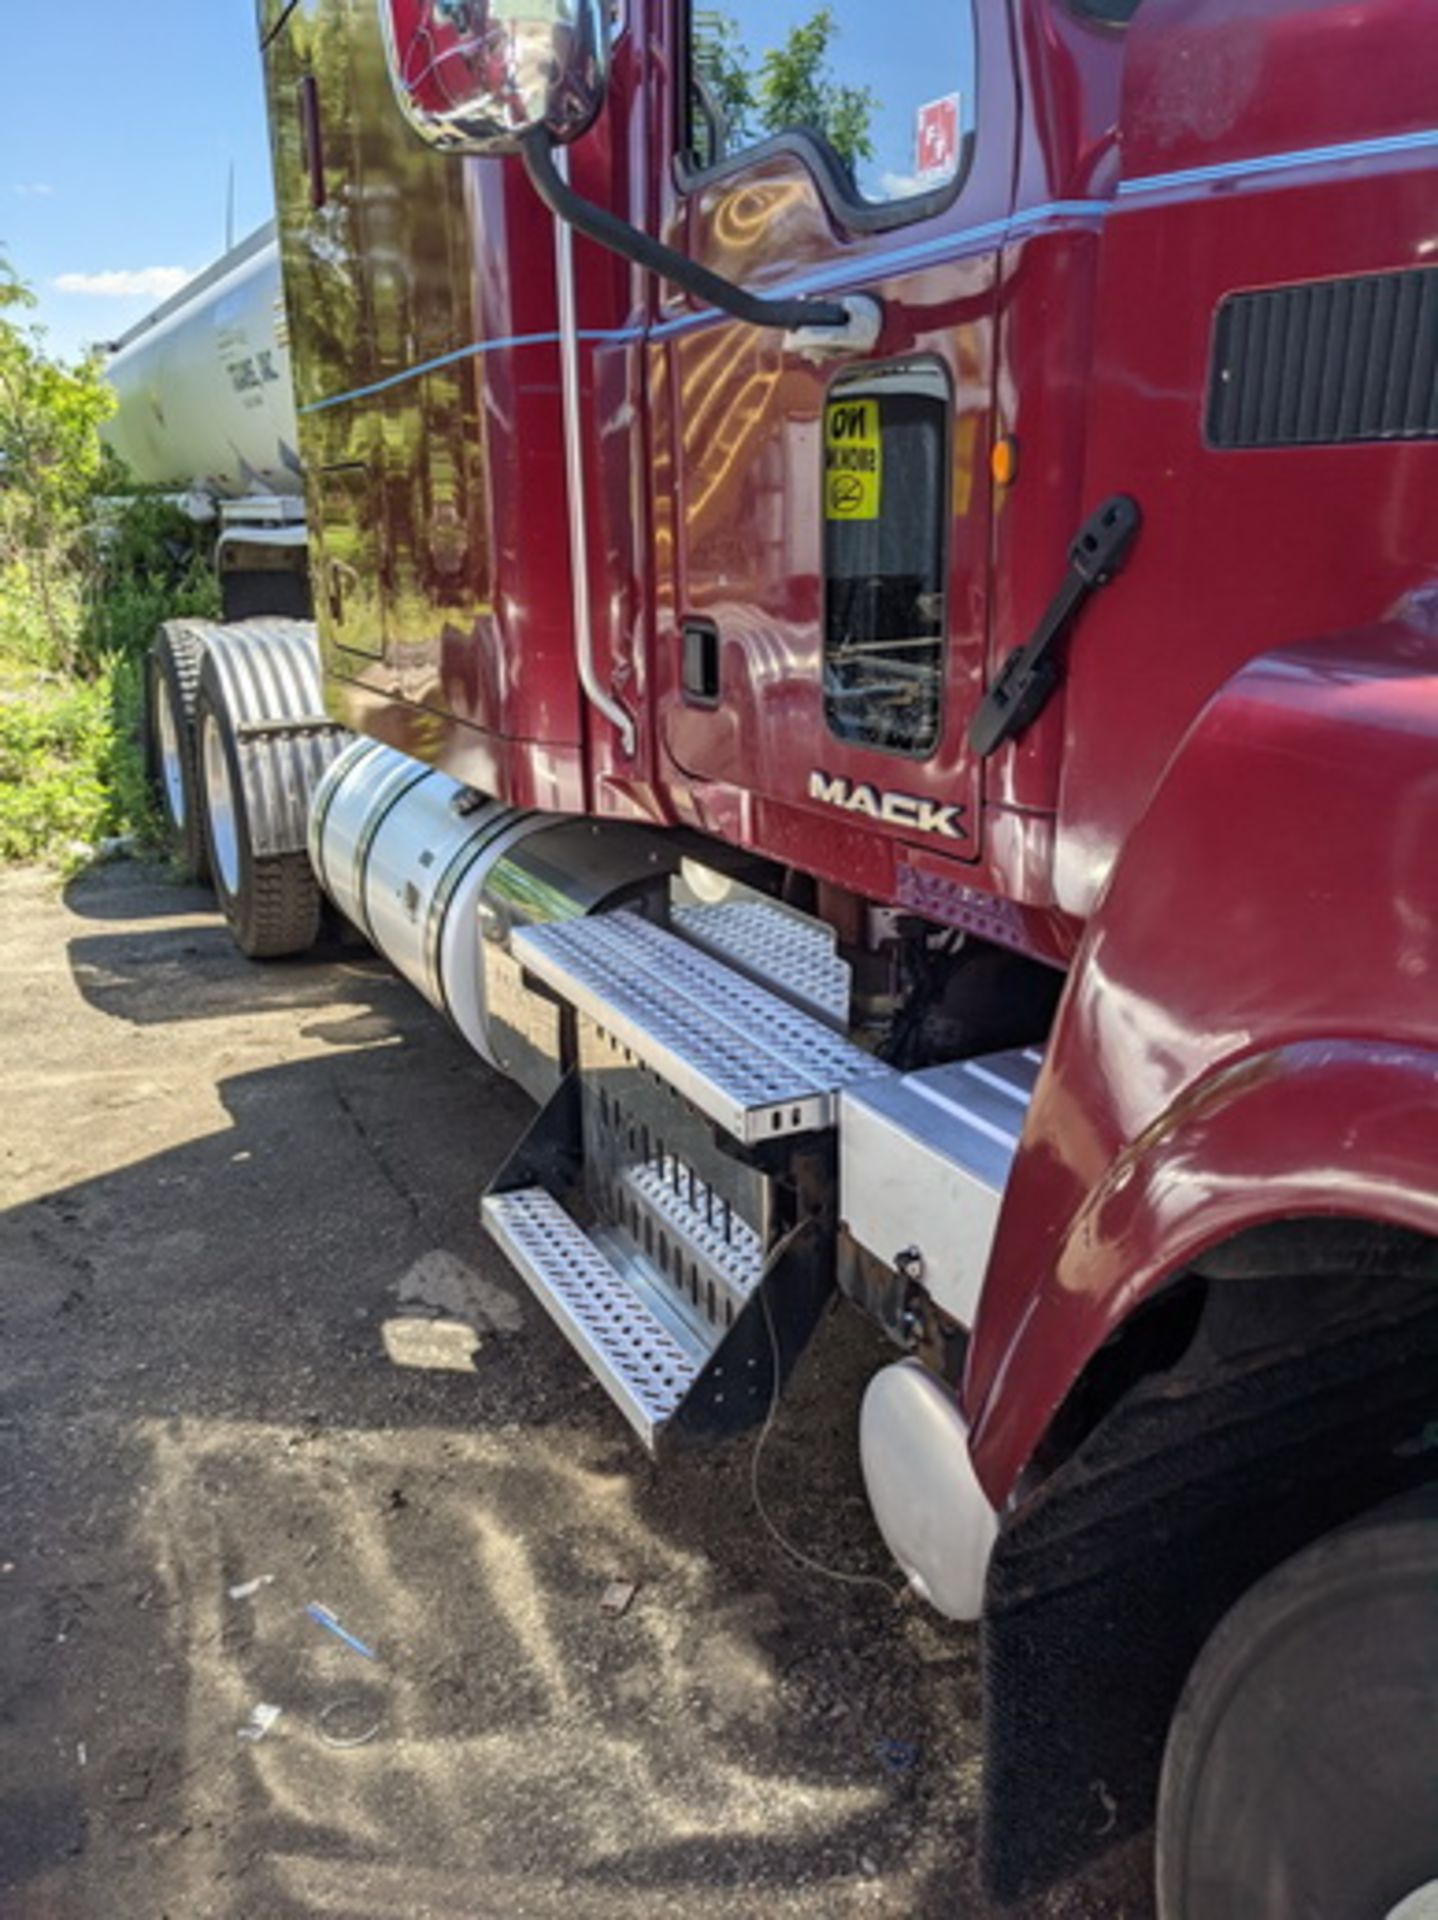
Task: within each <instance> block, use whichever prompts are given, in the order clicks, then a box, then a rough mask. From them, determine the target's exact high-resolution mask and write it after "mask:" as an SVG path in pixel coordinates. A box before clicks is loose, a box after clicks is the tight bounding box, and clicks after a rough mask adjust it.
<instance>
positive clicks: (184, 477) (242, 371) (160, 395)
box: [105, 221, 302, 500]
mask: <svg viewBox="0 0 1438 1920" xmlns="http://www.w3.org/2000/svg"><path fill="white" fill-rule="evenodd" d="M106 373H107V375H108V377H109V380H110V383H111V385H112V386H113V387H114V389H115V392H116V394H117V395H118V396H119V407H118V410H117V411H116V413H115V414H114V416H113V417H112V418H111V420H110V421H109V422H108V424H107V425H106V428H105V438H106V440H107V441H108V442H109V444H110V445H111V446H112V447H113V448H114V449H115V451H116V453H118V454H119V455H120V456H121V457H122V459H124V460H125V462H126V463H127V465H128V466H129V468H130V470H131V472H132V473H133V475H134V477H135V479H136V480H138V481H140V482H141V483H142V484H144V485H147V486H161V487H169V488H172V489H173V490H174V491H176V492H198V493H201V494H205V495H208V496H209V497H210V498H212V499H220V500H226V499H230V500H234V499H254V497H255V496H257V495H265V494H269V495H281V496H287V497H293V496H298V495H299V494H300V493H301V492H302V481H301V475H300V462H299V454H298V452H297V446H298V436H297V433H296V424H295V399H294V387H293V384H292V380H291V371H290V351H289V339H288V329H287V326H286V322H285V307H284V296H283V293H282V291H281V286H280V259H279V245H278V242H277V240H276V238H275V228H274V222H273V221H271V222H270V223H269V224H268V225H266V226H263V227H261V228H259V230H258V231H257V232H255V233H252V234H251V235H250V237H249V238H248V239H247V240H243V241H241V242H240V244H239V245H238V246H237V247H234V248H232V249H231V250H230V252H229V253H227V254H226V255H225V256H224V258H223V259H221V260H217V261H216V262H215V264H214V265H213V266H211V267H207V268H206V270H205V271H204V272H203V273H202V274H200V275H199V276H198V277H197V278H196V279H194V280H192V281H191V282H190V283H189V285H188V286H186V287H182V288H181V289H180V291H179V292H178V293H177V294H175V295H174V296H173V298H171V299H169V300H166V301H165V302H164V303H163V305H161V306H159V307H157V308H156V309H155V311H154V312H153V313H152V314H149V315H147V316H146V318H145V319H143V320H141V321H140V322H139V323H138V324H137V325H135V326H133V327H131V329H130V330H129V332H128V333H126V334H124V335H123V336H122V338H121V339H120V340H118V341H117V342H116V343H115V347H114V351H113V354H112V357H111V359H110V361H109V363H108V366H107V367H106Z"/></svg>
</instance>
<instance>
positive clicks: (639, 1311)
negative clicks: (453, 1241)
mask: <svg viewBox="0 0 1438 1920" xmlns="http://www.w3.org/2000/svg"><path fill="white" fill-rule="evenodd" d="M484 1221H485V1225H486V1226H487V1227H488V1228H489V1231H490V1233H491V1234H493V1236H494V1238H495V1239H496V1240H497V1241H498V1243H499V1245H500V1246H501V1247H502V1248H503V1249H504V1251H505V1253H507V1254H508V1256H509V1258H510V1259H511V1260H512V1261H513V1263H514V1265H515V1266H516V1268H517V1269H518V1270H519V1273H520V1274H521V1276H522V1277H523V1279H524V1280H525V1282H526V1283H527V1284H528V1286H529V1288H530V1289H531V1291H532V1292H533V1293H534V1294H535V1296H536V1297H537V1298H538V1299H539V1301H540V1302H541V1304H542V1305H543V1306H544V1308H545V1310H546V1311H547V1312H548V1313H549V1314H550V1316H551V1318H552V1319H553V1320H554V1321H555V1322H556V1324H557V1325H558V1327H559V1329H560V1331H561V1332H562V1333H563V1334H564V1336H565V1338H566V1339H567V1340H568V1341H569V1342H570V1344H571V1345H572V1346H573V1347H575V1348H576V1349H577V1351H578V1352H579V1354H580V1356H581V1358H582V1359H583V1360H584V1361H585V1362H586V1364H587V1365H588V1366H589V1368H590V1370H591V1371H592V1372H593V1373H594V1375H595V1377H596V1378H597V1379H598V1380H599V1381H600V1383H601V1384H602V1385H603V1387H604V1388H605V1390H606V1391H607V1392H608V1394H609V1396H610V1398H611V1399H612V1400H613V1401H614V1403H615V1405H616V1406H617V1407H618V1408H619V1410H620V1412H621V1413H622V1414H623V1415H624V1417H625V1419H626V1420H627V1421H628V1422H629V1424H630V1426H631V1427H633V1429H634V1431H635V1432H636V1433H637V1434H638V1435H639V1437H640V1439H641V1440H642V1441H643V1442H644V1444H645V1445H646V1446H647V1447H649V1448H651V1449H652V1448H653V1447H654V1445H655V1443H656V1441H657V1439H658V1436H659V1434H660V1432H661V1431H662V1430H663V1429H664V1428H665V1427H666V1426H668V1425H669V1423H670V1421H672V1420H673V1418H674V1416H675V1414H677V1413H678V1411H679V1409H680V1407H681V1406H682V1404H683V1403H684V1401H685V1399H686V1398H687V1396H688V1395H689V1393H690V1391H691V1389H692V1388H693V1387H694V1385H695V1383H696V1382H697V1380H698V1379H699V1376H700V1374H701V1373H702V1372H703V1371H704V1369H705V1367H706V1365H707V1364H708V1362H709V1359H710V1355H711V1348H710V1346H709V1344H708V1343H707V1342H706V1341H705V1340H704V1339H703V1338H702V1336H700V1335H699V1334H698V1333H697V1331H694V1330H692V1329H690V1328H688V1327H686V1326H685V1325H684V1324H683V1322H682V1321H681V1320H680V1319H679V1316H678V1315H677V1314H676V1313H675V1312H673V1311H672V1309H670V1308H669V1306H668V1305H667V1303H666V1302H665V1301H664V1300H663V1299H662V1298H661V1297H660V1296H659V1294H658V1293H657V1291H656V1290H655V1289H653V1288H651V1287H649V1286H647V1285H646V1283H645V1280H644V1277H643V1275H642V1274H641V1273H639V1272H638V1271H637V1270H636V1263H633V1262H628V1263H626V1266H627V1268H628V1270H627V1271H621V1270H620V1268H619V1266H618V1265H617V1264H616V1263H615V1261H614V1260H612V1259H611V1258H610V1257H609V1255H608V1254H607V1253H606V1252H605V1251H604V1249H603V1248H602V1247H601V1246H600V1245H599V1244H598V1243H597V1242H596V1241H595V1240H592V1239H591V1238H590V1236H589V1235H588V1234H587V1233H586V1232H585V1231H584V1229H583V1227H581V1226H580V1225H579V1224H578V1223H577V1222H576V1221H575V1220H574V1219H572V1218H571V1216H570V1215H569V1214H567V1213H566V1212H565V1210H564V1208H563V1207H562V1206H560V1204H559V1202H558V1201H557V1200H556V1199H555V1198H554V1196H553V1194H550V1193H546V1192H545V1190H544V1189H543V1188H542V1187H523V1188H521V1189H519V1190H518V1191H517V1192H512V1193H492V1194H489V1195H487V1196H486V1198H485V1201H484Z"/></svg>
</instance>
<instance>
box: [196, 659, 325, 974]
mask: <svg viewBox="0 0 1438 1920" xmlns="http://www.w3.org/2000/svg"><path fill="white" fill-rule="evenodd" d="M196 729H197V732H198V737H199V762H200V768H201V773H202V777H203V780H204V792H205V808H204V815H205V831H206V837H207V846H208V850H209V858H210V872H211V876H212V878H213V880H214V883H215V892H216V894H217V896H218V898H219V902H220V906H221V908H222V909H223V911H224V915H225V919H226V921H227V922H228V923H229V928H230V932H231V933H232V934H233V936H234V939H235V944H236V946H238V947H239V949H240V951H241V952H242V953H244V954H247V955H248V956H249V958H250V959H251V960H273V959H278V958H279V957H280V956H282V955H284V954H290V953H304V952H306V951H307V950H308V949H309V948H310V947H312V946H313V945H314V943H315V940H316V939H317V937H318V935H319V930H320V905H321V903H320V891H319V887H318V886H317V885H316V883H315V877H314V873H313V871H312V869H311V867H310V861H309V855H308V854H307V853H305V852H298V853H272V854H257V853H256V852H255V851H254V848H253V846H252V844H251V836H250V809H249V804H248V800H247V797H246V793H245V781H244V770H243V768H242V766H241V762H240V754H239V748H238V745H237V743H236V740H235V732H234V728H233V726H232V725H231V722H230V718H229V715H228V714H227V713H226V712H225V710H224V705H223V702H222V701H221V700H219V699H217V698H216V696H215V694H214V692H213V691H212V690H211V688H210V687H209V686H208V685H206V686H202V687H201V689H200V697H199V704H198V709H197V713H196Z"/></svg>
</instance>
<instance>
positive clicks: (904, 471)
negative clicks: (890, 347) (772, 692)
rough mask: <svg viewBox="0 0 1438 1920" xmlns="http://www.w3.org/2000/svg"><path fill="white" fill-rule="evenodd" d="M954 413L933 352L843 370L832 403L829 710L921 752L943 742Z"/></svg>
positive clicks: (827, 459) (836, 721)
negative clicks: (930, 356)
mask: <svg viewBox="0 0 1438 1920" xmlns="http://www.w3.org/2000/svg"><path fill="white" fill-rule="evenodd" d="M952 415H953V399H952V396H951V394H950V392H949V386H948V382H947V380H946V379H945V377H944V375H943V373H942V372H941V371H940V370H939V368H938V367H936V366H930V365H927V364H925V363H923V362H914V363H911V364H909V365H895V366H891V367H885V368H879V369H877V370H876V371H874V372H873V373H869V374H865V375H862V376H859V377H858V378H856V379H853V380H844V381H842V382H840V383H838V384H836V385H835V386H834V387H833V388H832V389H831V390H830V397H829V401H828V404H827V406H826V407H825V409H824V715H825V718H826V719H827V721H828V723H829V730H830V732H831V733H833V734H834V735H835V736H836V737H837V738H838V739H840V740H847V741H850V742H852V743H853V744H854V745H856V746H864V747H871V748H874V749H876V750H877V751H879V752H881V753H903V754H909V755H912V756H914V757H915V758H917V759H923V758H926V757H927V756H928V755H929V754H931V753H932V752H933V751H934V749H935V747H936V746H937V745H938V742H939V723H940V718H941V714H940V703H941V698H942V693H943V679H944V631H945V625H946V622H945V613H944V604H945V595H944V575H945V570H946V566H947V557H948V543H947V541H946V540H945V537H944V529H945V526H946V524H947V521H948V510H949V500H948V473H949V468H950V465H951V462H950V460H949V422H950V420H951V418H952Z"/></svg>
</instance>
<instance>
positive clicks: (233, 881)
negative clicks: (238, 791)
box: [200, 713, 240, 897]
mask: <svg viewBox="0 0 1438 1920" xmlns="http://www.w3.org/2000/svg"><path fill="white" fill-rule="evenodd" d="M200 751H201V758H202V760H203V762H204V769H205V805H206V807H207V808H208V810H209V818H210V851H211V853H212V854H213V855H214V861H215V874H216V877H217V878H218V880H219V882H220V885H221V886H222V887H223V888H224V890H225V892H226V893H228V894H229V895H231V896H232V897H233V896H234V895H235V894H237V893H238V892H239V890H240V828H239V821H238V819H237V818H236V815H235V795H234V789H233V788H232V787H231V785H230V763H229V761H228V759H227V758H226V757H225V743H224V741H223V740H222V739H221V738H220V729H219V727H218V725H217V724H216V721H215V716H214V715H213V714H212V713H207V714H206V715H205V724H204V731H203V736H202V739H201V742H200Z"/></svg>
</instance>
